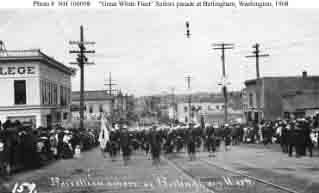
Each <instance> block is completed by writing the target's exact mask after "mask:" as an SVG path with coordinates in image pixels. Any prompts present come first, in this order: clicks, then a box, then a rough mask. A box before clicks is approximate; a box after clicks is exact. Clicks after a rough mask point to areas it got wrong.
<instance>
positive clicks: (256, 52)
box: [246, 43, 269, 79]
mask: <svg viewBox="0 0 319 193" xmlns="http://www.w3.org/2000/svg"><path fill="white" fill-rule="evenodd" d="M253 48H254V49H255V50H254V51H253V52H252V53H253V55H249V56H246V58H256V77H257V79H259V78H260V69H259V59H260V58H261V57H269V54H260V44H258V43H256V44H254V45H253Z"/></svg>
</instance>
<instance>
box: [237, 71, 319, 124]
mask: <svg viewBox="0 0 319 193" xmlns="http://www.w3.org/2000/svg"><path fill="white" fill-rule="evenodd" d="M245 86H246V88H245V89H244V92H245V94H244V95H245V97H244V99H245V100H246V101H245V102H243V103H244V104H245V105H244V113H245V117H246V120H247V121H248V122H257V121H258V120H259V121H260V120H262V119H264V120H275V119H277V118H282V117H284V114H285V112H292V111H295V110H296V109H299V107H298V106H299V105H302V104H305V103H308V104H307V105H305V106H306V108H317V107H318V105H317V104H316V102H315V100H314V99H311V98H313V97H315V96H311V95H309V94H303V96H302V98H300V96H298V97H299V99H298V97H297V96H294V97H292V96H289V94H291V92H292V91H293V92H295V93H298V92H303V91H307V90H308V91H309V90H310V91H318V89H319V76H307V73H306V72H304V73H303V75H302V76H293V77H263V78H260V79H259V80H256V79H254V80H248V81H246V82H245ZM312 95H313V94H312ZM298 100H299V101H298ZM293 101H295V102H293Z"/></svg>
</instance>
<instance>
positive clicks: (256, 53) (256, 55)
mask: <svg viewBox="0 0 319 193" xmlns="http://www.w3.org/2000/svg"><path fill="white" fill-rule="evenodd" d="M252 47H253V48H254V49H255V50H254V51H253V52H252V53H253V55H250V56H246V58H256V83H257V85H259V87H257V93H256V94H257V95H258V96H257V97H258V100H257V101H256V102H257V113H258V117H257V123H259V122H260V119H261V115H260V112H261V107H260V100H261V97H260V94H261V81H260V70H259V59H260V58H261V57H269V54H260V44H258V43H256V44H254V45H253V46H252ZM257 97H256V98H257Z"/></svg>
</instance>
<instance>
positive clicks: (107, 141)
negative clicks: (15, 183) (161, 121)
mask: <svg viewBox="0 0 319 193" xmlns="http://www.w3.org/2000/svg"><path fill="white" fill-rule="evenodd" d="M115 128H116V129H115ZM240 131H243V130H242V125H240V124H235V125H228V124H226V125H223V126H221V127H216V126H212V125H211V126H206V127H205V126H204V127H201V126H200V125H194V124H190V125H188V126H186V125H185V124H179V125H175V126H174V127H171V126H163V125H161V126H160V125H158V124H153V125H150V126H149V127H145V128H142V129H133V128H129V127H128V126H126V125H123V124H119V125H116V126H114V127H108V128H105V129H101V132H100V145H101V151H102V155H103V156H104V157H106V154H107V153H108V154H109V157H110V158H111V160H112V161H116V157H117V155H120V154H122V158H123V162H124V165H127V164H128V163H129V160H130V158H131V156H132V155H133V152H136V151H143V152H145V156H146V158H148V159H152V162H153V164H154V165H156V166H158V165H159V163H160V156H161V155H162V154H165V155H167V154H171V153H182V152H183V153H184V152H186V153H187V155H188V159H189V160H190V161H192V160H196V152H199V151H207V152H209V156H210V157H214V156H216V154H215V152H216V150H217V149H218V148H219V147H220V146H221V142H224V143H223V144H225V145H224V147H225V150H226V151H228V150H229V148H230V145H231V144H234V145H235V144H239V142H240V141H242V140H241V139H242V138H243V133H242V132H240ZM103 138H104V140H103Z"/></svg>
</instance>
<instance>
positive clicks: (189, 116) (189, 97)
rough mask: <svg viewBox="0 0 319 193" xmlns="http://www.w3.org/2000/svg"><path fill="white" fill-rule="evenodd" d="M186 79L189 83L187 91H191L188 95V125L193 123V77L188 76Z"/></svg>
mask: <svg viewBox="0 0 319 193" xmlns="http://www.w3.org/2000/svg"><path fill="white" fill-rule="evenodd" d="M185 78H186V82H187V89H188V91H189V95H188V123H189V124H190V123H191V122H192V121H191V117H192V94H191V79H192V77H191V76H187V77H185Z"/></svg>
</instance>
